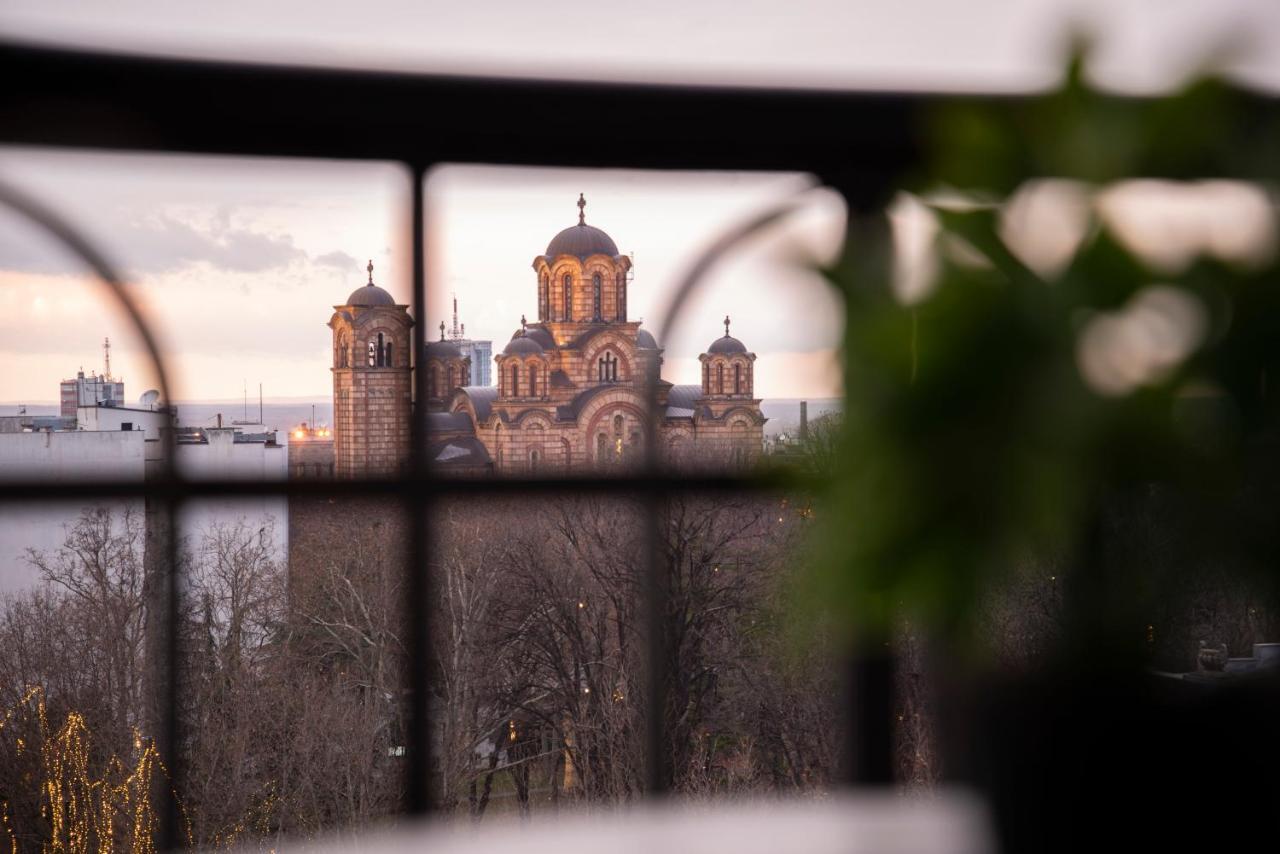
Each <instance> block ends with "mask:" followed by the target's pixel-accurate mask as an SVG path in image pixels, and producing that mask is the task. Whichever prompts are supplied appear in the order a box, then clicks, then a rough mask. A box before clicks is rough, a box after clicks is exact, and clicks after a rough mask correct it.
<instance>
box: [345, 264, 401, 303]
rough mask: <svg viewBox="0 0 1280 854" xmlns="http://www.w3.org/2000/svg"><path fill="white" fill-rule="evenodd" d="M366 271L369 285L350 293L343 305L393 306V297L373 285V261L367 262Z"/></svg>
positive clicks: (394, 301)
mask: <svg viewBox="0 0 1280 854" xmlns="http://www.w3.org/2000/svg"><path fill="white" fill-rule="evenodd" d="M367 269H368V271H369V283H368V284H366V285H364V286H363V287H359V288H356V289H355V290H354V291H352V292H351V296H349V297H347V301H346V302H345V303H343V305H359V306H365V307H373V306H379V305H395V304H396V300H395V297H393V296H391V294H389V293H387V292H386V291H384V290H383V289H382V288H380V287H378V286H377V285H375V284H374V283H373V261H370V262H369V266H368V268H367Z"/></svg>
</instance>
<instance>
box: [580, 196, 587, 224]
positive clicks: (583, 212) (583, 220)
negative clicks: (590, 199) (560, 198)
mask: <svg viewBox="0 0 1280 854" xmlns="http://www.w3.org/2000/svg"><path fill="white" fill-rule="evenodd" d="M586 224H587V197H586V196H584V195H583V194H582V193H578V225H586Z"/></svg>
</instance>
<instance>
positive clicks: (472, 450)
mask: <svg viewBox="0 0 1280 854" xmlns="http://www.w3.org/2000/svg"><path fill="white" fill-rule="evenodd" d="M427 460H428V461H429V462H430V464H431V465H433V466H450V467H462V466H466V467H472V466H489V465H492V464H493V460H492V458H491V457H490V456H489V451H488V449H486V448H485V446H484V443H483V442H481V441H480V440H479V439H477V438H476V437H474V436H462V437H459V438H456V439H443V440H441V441H439V442H432V443H431V444H429V445H427Z"/></svg>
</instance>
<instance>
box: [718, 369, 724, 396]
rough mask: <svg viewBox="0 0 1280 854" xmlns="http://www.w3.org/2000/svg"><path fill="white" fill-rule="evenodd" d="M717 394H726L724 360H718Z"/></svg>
mask: <svg viewBox="0 0 1280 854" xmlns="http://www.w3.org/2000/svg"><path fill="white" fill-rule="evenodd" d="M716 394H724V362H716Z"/></svg>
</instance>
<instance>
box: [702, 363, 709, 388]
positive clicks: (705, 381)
mask: <svg viewBox="0 0 1280 854" xmlns="http://www.w3.org/2000/svg"><path fill="white" fill-rule="evenodd" d="M702 393H703V394H711V363H710V362H703V363H702Z"/></svg>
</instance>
